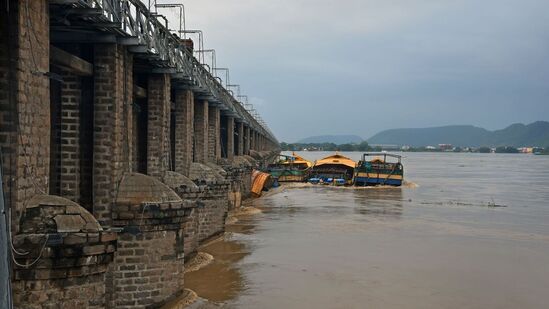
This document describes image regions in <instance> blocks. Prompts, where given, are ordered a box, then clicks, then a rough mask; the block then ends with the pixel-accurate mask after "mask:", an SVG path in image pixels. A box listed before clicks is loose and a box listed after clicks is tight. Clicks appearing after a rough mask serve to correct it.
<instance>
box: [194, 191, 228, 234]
mask: <svg viewBox="0 0 549 309" xmlns="http://www.w3.org/2000/svg"><path fill="white" fill-rule="evenodd" d="M228 189H229V184H227V183H221V184H210V185H207V186H206V187H204V191H203V193H202V196H200V197H199V198H200V199H199V200H198V207H197V210H198V241H199V242H201V241H204V240H206V239H208V238H211V237H212V236H215V235H218V234H220V233H223V232H224V231H225V219H226V218H227V213H228V202H227V192H228Z"/></svg>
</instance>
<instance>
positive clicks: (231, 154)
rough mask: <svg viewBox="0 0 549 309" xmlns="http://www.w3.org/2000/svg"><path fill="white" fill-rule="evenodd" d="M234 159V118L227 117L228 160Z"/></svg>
mask: <svg viewBox="0 0 549 309" xmlns="http://www.w3.org/2000/svg"><path fill="white" fill-rule="evenodd" d="M233 158H234V118H233V117H231V116H228V117H227V159H229V161H232V159H233Z"/></svg>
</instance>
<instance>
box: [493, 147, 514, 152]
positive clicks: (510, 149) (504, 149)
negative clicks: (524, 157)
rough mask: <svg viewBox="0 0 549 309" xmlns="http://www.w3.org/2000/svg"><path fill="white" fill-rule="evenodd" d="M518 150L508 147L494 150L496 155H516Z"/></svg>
mask: <svg viewBox="0 0 549 309" xmlns="http://www.w3.org/2000/svg"><path fill="white" fill-rule="evenodd" d="M518 152H519V151H518V149H516V148H515V147H510V146H501V147H498V148H496V153H518Z"/></svg>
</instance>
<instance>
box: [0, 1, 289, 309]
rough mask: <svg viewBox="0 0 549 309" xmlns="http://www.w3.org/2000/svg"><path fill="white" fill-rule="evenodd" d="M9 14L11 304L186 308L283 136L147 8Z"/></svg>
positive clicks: (3, 76) (4, 63)
mask: <svg viewBox="0 0 549 309" xmlns="http://www.w3.org/2000/svg"><path fill="white" fill-rule="evenodd" d="M0 10H1V12H0V44H1V45H0V46H1V48H0V146H1V154H2V157H1V158H2V166H1V167H2V183H3V186H2V189H3V193H4V207H5V209H6V213H5V215H6V216H7V221H6V223H5V224H6V225H7V231H8V235H7V243H3V244H2V246H3V247H4V248H3V249H2V250H7V253H8V255H9V256H11V257H12V261H11V267H10V269H9V270H8V271H7V274H9V276H10V278H11V280H10V281H9V282H10V283H11V289H12V297H11V299H10V301H11V302H13V305H14V307H15V308H30V309H33V308H40V309H42V308H157V307H160V306H162V305H164V304H166V303H167V302H169V301H172V300H174V299H176V298H177V297H179V296H180V295H181V294H182V293H183V291H184V287H185V282H184V275H183V273H184V261H185V260H186V259H188V258H190V257H192V256H193V254H195V253H196V250H197V247H198V246H199V244H200V243H202V242H204V241H206V240H208V239H210V238H211V237H213V236H215V235H218V234H220V233H222V232H223V231H224V225H225V218H226V216H227V212H228V211H229V210H231V209H232V208H237V207H239V206H240V205H241V201H242V199H243V198H246V197H248V196H249V192H250V187H251V184H250V182H251V173H252V170H253V169H254V168H257V167H258V166H261V165H262V164H265V163H266V162H268V161H269V160H271V159H272V158H274V156H276V154H277V153H278V151H279V145H278V142H277V140H276V138H275V137H274V135H273V134H272V133H271V131H270V130H269V129H268V127H267V126H266V125H265V123H264V122H263V121H262V120H261V119H258V117H256V115H254V114H253V113H251V112H250V111H249V110H248V109H246V108H245V106H244V105H243V104H242V103H241V102H239V101H238V99H237V98H235V96H234V95H233V94H232V93H231V91H229V90H228V89H226V87H227V86H226V87H224V86H223V85H222V83H221V81H220V79H218V78H217V77H216V76H215V74H213V73H212V71H213V69H214V68H207V67H206V66H205V65H203V64H201V63H200V61H198V60H197V59H196V58H195V57H194V56H193V42H192V41H191V40H189V39H185V38H182V37H181V36H180V35H177V34H174V33H172V32H171V31H170V30H169V28H168V23H167V21H165V20H163V19H162V17H161V16H158V15H157V14H154V13H153V12H151V11H150V10H149V8H148V7H147V6H146V5H144V4H143V3H141V2H140V1H138V0H49V1H48V0H21V1H16V0H1V1H0ZM225 83H226V84H228V81H225ZM0 222H2V221H0ZM3 228H4V226H3ZM4 272H6V269H4V270H3V274H4Z"/></svg>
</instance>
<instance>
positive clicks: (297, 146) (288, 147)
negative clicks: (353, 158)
mask: <svg viewBox="0 0 549 309" xmlns="http://www.w3.org/2000/svg"><path fill="white" fill-rule="evenodd" d="M280 147H281V148H282V150H283V151H300V150H304V149H306V150H309V151H315V150H320V151H373V150H381V149H376V148H372V147H370V145H368V143H367V142H361V143H359V144H340V145H336V144H334V143H292V144H288V143H285V142H282V143H280Z"/></svg>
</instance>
